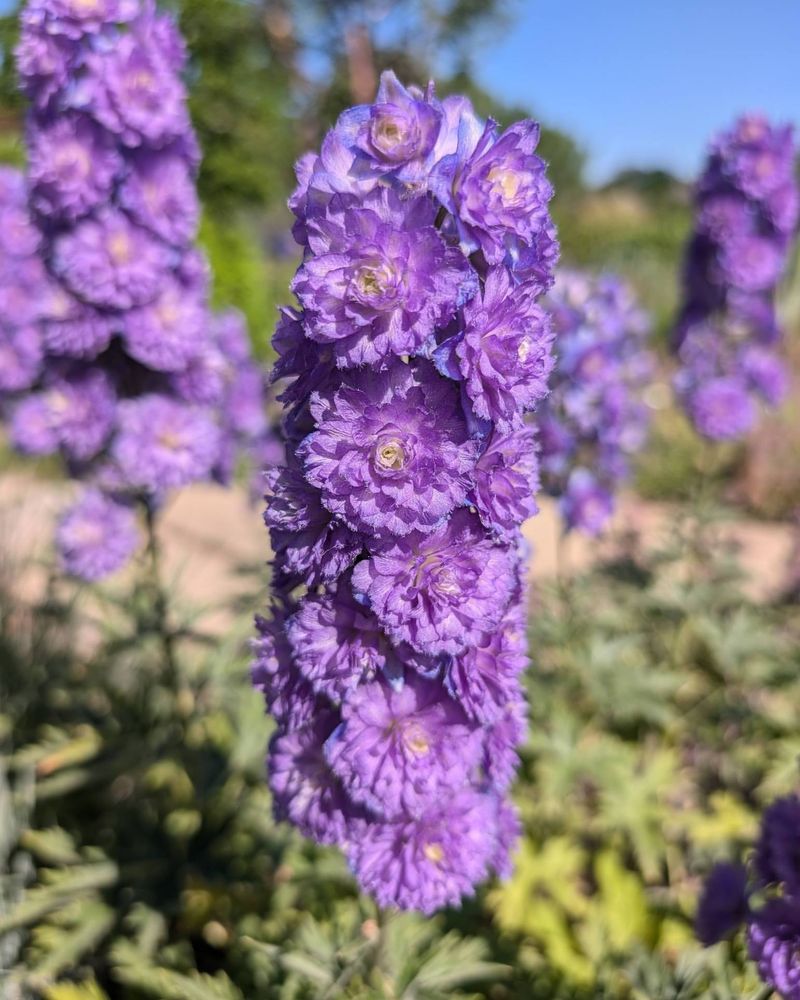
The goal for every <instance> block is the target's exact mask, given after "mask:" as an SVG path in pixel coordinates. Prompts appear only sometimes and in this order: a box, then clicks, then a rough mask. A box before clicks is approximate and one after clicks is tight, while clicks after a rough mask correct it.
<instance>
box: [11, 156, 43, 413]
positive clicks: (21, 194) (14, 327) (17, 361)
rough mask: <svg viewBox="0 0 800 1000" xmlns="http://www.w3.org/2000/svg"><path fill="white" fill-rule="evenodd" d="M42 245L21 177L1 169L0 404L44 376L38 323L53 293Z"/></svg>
mask: <svg viewBox="0 0 800 1000" xmlns="http://www.w3.org/2000/svg"><path fill="white" fill-rule="evenodd" d="M40 245H41V236H40V235H39V231H38V230H37V229H36V227H35V226H34V225H33V224H32V222H31V219H30V216H29V213H28V207H27V192H26V189H25V179H24V177H23V175H22V174H21V173H20V172H19V171H18V170H15V169H14V168H13V167H0V402H2V400H3V399H4V398H5V397H6V396H8V395H9V394H10V393H17V392H23V391H24V390H26V389H29V388H30V387H31V386H33V385H34V384H35V383H36V381H37V379H38V378H39V376H40V374H41V372H42V368H43V364H44V345H43V343H42V331H41V327H40V323H39V320H40V319H41V317H42V310H43V308H44V304H45V301H46V299H47V295H48V290H49V289H48V278H47V273H46V271H45V267H44V265H43V263H42V261H41V258H40V257H39V254H38V251H39V247H40Z"/></svg>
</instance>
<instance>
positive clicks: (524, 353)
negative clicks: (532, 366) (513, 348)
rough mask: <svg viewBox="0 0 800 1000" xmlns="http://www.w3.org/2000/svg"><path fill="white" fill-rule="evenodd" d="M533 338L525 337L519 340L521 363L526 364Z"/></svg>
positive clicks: (518, 351)
mask: <svg viewBox="0 0 800 1000" xmlns="http://www.w3.org/2000/svg"><path fill="white" fill-rule="evenodd" d="M531 346H532V345H531V339H530V337H523V338H522V340H521V341H520V342H519V347H518V348H517V358H518V359H519V362H520V364H523V365H524V364H525V362H526V361H527V360H528V357H529V355H530V353H531Z"/></svg>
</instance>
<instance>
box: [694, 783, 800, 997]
mask: <svg viewBox="0 0 800 1000" xmlns="http://www.w3.org/2000/svg"><path fill="white" fill-rule="evenodd" d="M798 831H800V796H798V795H789V796H786V797H785V798H782V799H778V800H777V801H775V802H773V803H772V805H771V806H770V807H769V808H768V809H767V810H766V812H765V813H764V815H763V817H762V821H761V832H760V836H759V839H758V843H757V845H756V850H755V854H754V857H753V861H752V864H751V866H750V870H749V871H748V869H747V868H745V867H744V866H743V865H738V864H731V863H727V862H726V863H721V864H719V865H717V866H716V867H715V868H714V869H713V871H712V872H711V874H710V876H709V878H708V880H707V882H706V884H705V887H704V891H703V895H702V897H701V899H700V905H699V907H698V912H697V920H696V929H697V935H698V937H699V938H700V940H701V941H702V942H703V943H704V944H706V945H711V944H715V943H716V942H718V941H721V940H722V939H723V938H725V937H728V936H730V935H732V934H734V933H735V932H736V931H737V930H738V929H739V928H740V927H741V926H742V925H744V926H745V927H746V932H747V943H748V950H749V953H750V957H751V959H752V960H753V961H754V962H755V963H756V966H757V968H758V972H759V975H760V977H761V979H762V980H763V981H764V982H765V983H766V984H767V985H768V986H770V987H772V989H774V990H775V991H776V993H778V994H779V995H780V996H781V997H783V998H784V1000H800V837H798Z"/></svg>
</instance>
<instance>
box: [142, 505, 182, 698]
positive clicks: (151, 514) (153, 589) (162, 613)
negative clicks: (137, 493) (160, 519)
mask: <svg viewBox="0 0 800 1000" xmlns="http://www.w3.org/2000/svg"><path fill="white" fill-rule="evenodd" d="M144 509H145V523H146V525H147V570H146V572H147V587H146V589H147V590H148V592H149V595H148V596H149V598H150V602H151V608H152V612H153V618H152V621H151V627H152V629H153V631H154V632H156V633H157V634H158V636H159V639H160V641H161V648H162V650H163V653H164V665H165V667H166V669H167V671H168V676H169V679H170V683H171V685H172V684H174V683H175V682H176V681H177V677H178V668H177V660H176V657H175V636H174V633H173V631H172V628H171V626H170V623H169V603H168V601H167V595H166V592H165V590H164V586H163V582H162V577H161V572H162V569H161V546H160V543H159V540H158V531H157V528H156V515H155V510H154V509H153V505H152V504H151V503H150V502H149V501H146V502H145V504H144ZM148 610H149V609H148Z"/></svg>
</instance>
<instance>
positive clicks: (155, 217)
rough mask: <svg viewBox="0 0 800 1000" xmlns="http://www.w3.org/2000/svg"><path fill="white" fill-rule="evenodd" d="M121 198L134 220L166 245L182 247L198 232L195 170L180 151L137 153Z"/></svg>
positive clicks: (198, 214)
mask: <svg viewBox="0 0 800 1000" xmlns="http://www.w3.org/2000/svg"><path fill="white" fill-rule="evenodd" d="M119 199H120V203H121V204H122V206H123V207H124V208H125V210H126V211H127V212H128V214H129V215H130V216H131V218H132V219H134V220H135V221H136V222H138V223H139V225H140V226H143V227H144V228H145V229H149V230H150V232H152V233H154V234H155V235H156V236H159V237H160V238H161V239H162V240H164V242H165V243H171V244H174V245H177V246H182V245H184V244H185V243H188V242H189V241H190V240H191V239H193V238H194V236H195V233H196V232H197V224H198V221H199V217H200V206H199V203H198V200H197V192H196V191H195V187H194V177H193V171H192V168H191V165H190V164H189V163H187V162H186V157H185V155H182V153H181V151H179V150H159V151H158V152H157V153H154V152H151V151H140V152H138V153H137V154H136V155H135V156H134V157H133V159H132V162H131V169H130V174H129V176H128V177H127V178H126V180H125V182H124V184H123V185H122V187H121V189H120V192H119Z"/></svg>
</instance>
